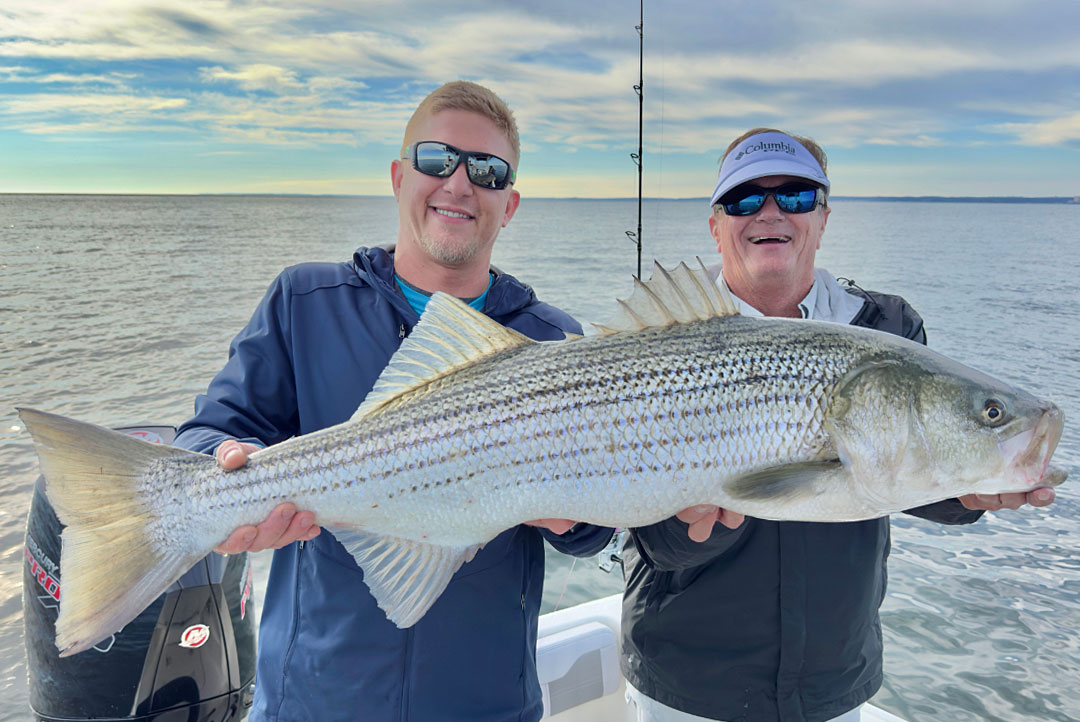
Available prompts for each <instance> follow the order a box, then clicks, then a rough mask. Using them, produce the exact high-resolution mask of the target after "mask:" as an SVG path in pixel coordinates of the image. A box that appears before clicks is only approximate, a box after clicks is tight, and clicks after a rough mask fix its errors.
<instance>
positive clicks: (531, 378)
mask: <svg viewBox="0 0 1080 722" xmlns="http://www.w3.org/2000/svg"><path fill="white" fill-rule="evenodd" d="M621 309H622V310H621V311H620V315H618V316H617V317H616V318H615V319H614V320H613V321H612V322H610V325H609V326H607V327H601V333H600V334H599V335H596V336H590V337H586V338H579V339H576V340H569V341H565V342H550V343H540V344H537V343H535V342H532V341H530V340H529V339H527V338H525V337H524V336H521V335H520V334H518V333H516V332H514V331H511V330H508V329H505V328H503V327H502V326H499V325H498V324H497V323H495V322H494V321H491V320H490V319H487V318H486V317H484V316H482V315H480V314H478V313H477V312H475V311H473V310H472V309H470V308H468V307H467V306H465V305H464V304H461V303H460V302H458V301H456V300H455V299H452V298H450V297H448V296H445V295H444V294H435V295H434V296H433V297H432V299H431V302H430V303H429V306H428V310H427V311H426V312H425V313H424V315H423V317H422V318H421V321H420V323H419V324H418V325H417V326H416V328H415V329H414V331H413V333H412V334H411V335H410V337H409V338H408V339H406V340H405V341H404V342H403V343H402V347H401V349H400V350H399V351H398V353H397V354H396V355H395V356H394V358H393V359H391V362H390V364H389V366H388V367H387V369H386V370H385V371H384V373H383V375H382V376H381V377H380V378H379V380H378V382H377V383H376V385H375V387H374V388H373V389H372V390H371V392H370V393H369V394H368V397H367V398H366V399H365V400H364V402H363V403H362V404H361V406H360V408H359V409H358V410H357V412H356V414H355V415H354V416H353V418H352V419H350V420H349V421H347V422H345V423H342V424H340V425H338V426H334V427H331V428H328V429H324V430H321V431H317V432H314V433H311V434H306V435H303V436H299V437H296V438H293V439H290V440H288V441H286V442H283V443H281V444H277V445H274V446H272V447H269V448H267V449H264V450H261V451H259V452H257V453H255V454H252V455H251V456H250V457H249V459H248V462H247V463H246V464H245V465H244V466H243V467H241V468H240V469H237V470H233V471H225V470H223V469H221V468H220V467H219V466H218V464H217V463H216V461H215V460H214V459H213V458H212V457H209V456H206V455H201V454H195V453H193V452H188V451H184V450H182V449H171V448H168V447H159V446H155V445H152V444H147V443H145V442H142V441H139V440H136V439H132V438H130V437H127V436H125V435H122V434H119V433H116V432H112V431H109V430H107V429H102V428H100V427H96V426H93V425H91V424H85V423H82V422H78V421H74V420H72V419H65V418H63V417H60V416H55V415H52V414H45V413H43V412H39V411H33V410H30V409H21V410H20V414H21V416H22V418H23V420H24V422H25V423H26V425H27V428H28V429H29V430H30V432H31V434H32V435H33V437H34V441H35V445H36V446H37V448H38V453H39V458H40V460H41V467H42V471H43V473H44V474H45V477H46V493H47V494H48V496H49V498H50V500H51V501H52V502H53V505H54V507H55V509H56V511H57V514H58V516H59V517H60V519H61V522H62V523H64V524H65V525H67V528H66V529H65V530H64V533H63V551H62V553H61V567H62V568H63V579H64V596H63V598H62V599H61V603H60V616H59V618H58V620H57V626H56V629H57V637H56V642H57V646H58V647H59V648H60V649H61V654H62V655H64V656H66V655H69V654H73V653H75V652H78V651H81V650H84V649H87V648H88V647H90V646H92V645H93V644H95V643H97V642H98V641H100V640H101V639H103V638H104V637H106V636H108V634H109V633H111V632H112V631H115V630H116V629H118V628H119V627H120V626H122V625H123V624H125V623H126V622H127V621H130V620H131V619H133V618H134V617H135V616H136V615H137V614H138V612H140V611H141V610H142V609H143V608H145V607H146V606H148V605H149V604H150V603H151V602H152V601H153V599H154V598H156V596H158V595H159V594H160V593H161V592H162V591H164V589H165V588H166V587H167V586H168V584H170V583H171V582H172V581H175V579H177V578H178V577H179V576H180V575H181V574H183V572H184V571H186V570H187V569H188V568H190V567H191V566H192V565H193V564H194V563H195V562H197V561H198V559H200V558H201V557H202V556H203V555H205V554H206V553H208V552H209V551H210V550H211V549H212V548H213V547H214V546H215V545H216V544H218V543H219V542H220V541H221V540H223V539H225V538H226V537H227V536H228V535H229V533H230V532H231V531H232V530H233V529H235V528H236V527H238V526H242V525H246V524H253V523H257V522H260V521H261V520H263V519H264V518H266V516H267V515H268V514H269V513H270V512H271V510H273V509H274V508H275V507H276V506H277V505H278V504H279V503H281V502H284V501H291V502H294V503H295V504H296V505H297V506H298V507H299V508H303V509H310V510H312V511H314V512H315V514H316V520H317V522H318V523H319V524H321V525H323V526H325V527H326V529H327V530H328V531H330V532H332V533H333V534H334V536H335V537H336V538H337V540H338V541H339V542H340V543H341V544H342V545H343V546H344V547H345V549H346V550H347V551H348V552H349V553H350V554H352V556H353V558H354V559H355V560H356V562H357V564H358V565H359V566H360V567H361V568H362V569H363V572H364V581H365V583H367V585H368V587H369V589H370V590H371V593H372V595H373V596H374V597H375V599H376V601H377V603H378V604H379V606H380V607H381V608H382V609H383V610H384V611H386V613H387V617H388V618H389V619H390V620H391V621H393V622H394V623H395V624H397V625H398V626H402V627H407V626H410V625H412V624H414V623H415V622H416V621H417V620H418V619H419V618H420V617H421V616H422V615H423V614H424V612H425V611H426V610H427V609H428V608H429V607H430V605H431V604H433V603H434V602H435V600H436V599H437V598H438V596H439V594H441V592H442V590H443V589H444V588H445V586H446V584H448V583H449V581H450V578H451V576H452V575H453V574H454V572H455V571H456V570H457V569H458V568H459V567H460V566H461V565H462V564H463V563H465V562H466V561H468V560H469V559H471V558H472V555H473V554H474V553H475V551H476V549H477V548H478V547H479V546H481V545H482V544H483V543H485V542H487V541H489V540H490V539H492V538H494V537H495V536H496V535H497V534H498V533H500V532H501V531H503V530H504V529H507V528H510V527H512V526H514V525H516V524H519V523H522V522H525V521H528V520H532V519H541V518H566V519H574V520H579V521H586V522H593V523H598V524H604V525H608V526H624V527H625V526H642V525H646V524H650V523H654V522H657V521H660V520H662V519H665V518H668V517H670V516H671V515H673V514H674V513H676V512H678V511H679V510H681V509H683V508H686V507H689V506H693V505H696V504H716V505H718V506H722V507H724V508H727V509H731V510H733V511H736V512H741V513H745V514H748V515H751V516H758V517H761V518H766V519H790V520H800V521H854V520H859V519H867V518H872V517H875V516H881V515H884V514H888V513H891V512H895V511H900V510H903V509H909V508H912V507H915V506H920V505H923V504H927V503H932V502H934V501H939V500H942V499H947V498H950V497H954V496H959V495H961V494H965V493H1002V492H1009V491H1023V490H1030V489H1032V488H1035V487H1036V486H1039V485H1055V484H1059V483H1061V482H1062V481H1063V480H1064V479H1065V473H1064V472H1063V471H1062V470H1060V469H1053V468H1051V467H1049V461H1050V457H1051V455H1052V453H1053V451H1054V448H1055V446H1056V444H1057V442H1058V440H1059V439H1060V436H1061V429H1062V424H1063V417H1062V415H1061V412H1060V410H1059V409H1058V408H1057V407H1056V406H1055V405H1053V404H1052V403H1049V402H1045V401H1041V400H1039V399H1037V398H1035V397H1034V396H1032V395H1031V394H1028V393H1026V392H1023V391H1022V390H1019V389H1015V388H1013V387H1011V386H1009V385H1007V384H1004V383H1003V382H1000V381H997V380H995V379H992V378H990V377H988V376H986V375H985V374H981V373H979V372H977V371H974V370H973V369H969V368H967V367H964V366H962V365H960V364H958V363H956V362H954V361H951V360H949V359H946V358H944V357H942V356H940V355H938V354H935V353H934V352H932V351H931V350H929V349H926V348H925V347H923V346H921V345H918V344H915V343H913V342H911V341H908V340H906V339H900V338H897V337H895V336H890V335H888V334H883V333H879V332H875V331H870V330H867V329H859V328H855V327H851V326H844V325H839V324H828V323H819V322H813V321H803V320H791V319H762V318H757V319H750V318H744V317H741V316H738V315H737V313H736V312H735V311H734V309H733V306H732V303H731V300H730V298H726V297H724V294H723V293H722V292H721V291H719V290H717V289H716V288H715V286H713V284H712V281H711V280H710V279H709V278H708V276H707V275H706V274H705V272H704V271H703V270H700V271H689V269H686V268H685V267H680V268H679V269H676V270H675V271H673V272H667V271H664V270H663V269H660V268H659V267H658V268H657V271H656V273H655V274H654V277H653V279H652V280H650V281H649V282H648V283H647V284H641V283H640V282H639V283H638V285H637V288H636V290H635V293H634V296H633V297H631V299H630V300H629V301H628V302H627V303H625V304H624V305H623V306H621ZM101 579H107V580H109V584H100V583H98V581H97V580H101Z"/></svg>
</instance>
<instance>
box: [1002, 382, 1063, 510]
mask: <svg viewBox="0 0 1080 722" xmlns="http://www.w3.org/2000/svg"><path fill="white" fill-rule="evenodd" d="M1064 423H1065V415H1064V414H1063V413H1062V412H1061V409H1059V408H1058V407H1057V406H1055V405H1054V404H1051V403H1047V404H1046V406H1045V408H1044V410H1043V413H1042V415H1041V416H1040V417H1039V420H1038V421H1037V422H1035V425H1034V426H1033V427H1031V428H1030V429H1028V430H1027V431H1023V432H1021V433H1019V434H1016V435H1015V436H1013V437H1011V438H1009V439H1006V440H1005V441H1002V442H1000V443H999V444H998V448H999V449H1000V450H1001V453H1002V456H1003V457H1004V458H1005V462H1006V464H1007V466H1008V468H1009V469H1010V470H1012V471H1013V475H1014V478H1015V479H1016V481H1017V482H1019V483H1020V484H1022V485H1023V489H1022V490H1023V491H1027V490H1029V489H1034V488H1038V487H1043V486H1057V485H1058V484H1061V483H1062V482H1064V481H1065V479H1066V477H1067V476H1068V472H1067V471H1065V470H1064V469H1061V468H1058V467H1051V466H1050V457H1052V456H1053V455H1054V449H1056V448H1057V445H1058V441H1060V440H1061V431H1062V427H1063V426H1064Z"/></svg>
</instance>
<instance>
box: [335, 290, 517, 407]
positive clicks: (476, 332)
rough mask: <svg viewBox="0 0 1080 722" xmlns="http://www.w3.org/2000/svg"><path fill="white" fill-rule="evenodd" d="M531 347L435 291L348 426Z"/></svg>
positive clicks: (481, 315) (515, 334) (514, 332)
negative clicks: (490, 359)
mask: <svg viewBox="0 0 1080 722" xmlns="http://www.w3.org/2000/svg"><path fill="white" fill-rule="evenodd" d="M531 343H536V341H533V340H532V339H531V338H529V337H528V336H525V335H524V334H521V333H518V332H517V331H515V330H513V329H511V328H506V327H505V326H503V325H501V324H499V323H497V322H495V321H492V320H491V319H490V318H488V317H487V316H485V315H484V314H482V313H480V312H479V311H477V310H476V309H474V308H472V307H471V306H469V305H468V304H467V303H465V302H463V301H461V300H460V299H458V298H455V297H454V296H451V295H450V294H448V293H441V292H436V293H434V294H432V296H431V300H429V301H428V304H427V308H425V309H424V313H423V314H422V315H421V316H420V321H419V322H418V323H417V324H416V327H415V328H414V329H413V332H412V333H411V334H409V337H408V338H406V339H405V340H404V341H402V342H401V347H400V348H399V349H398V350H397V353H395V354H394V355H393V356H392V357H391V358H390V363H389V364H387V366H386V368H385V369H383V372H382V374H380V375H379V378H378V380H377V381H376V382H375V386H374V387H373V388H372V389H371V392H370V393H369V394H368V395H367V397H366V398H365V399H364V401H363V403H362V404H360V408H358V409H357V410H356V413H355V414H353V417H352V421H355V420H357V419H360V418H363V417H365V416H369V415H370V414H373V413H375V412H377V411H378V410H379V409H381V408H382V407H384V406H386V404H388V403H389V402H391V401H392V400H393V399H395V398H397V397H398V396H400V395H401V394H404V393H406V392H408V391H410V390H411V389H413V388H416V387H418V386H421V385H423V384H426V383H428V382H430V381H433V380H434V379H437V378H439V377H440V376H445V375H446V374H449V373H450V372H452V371H454V370H455V369H459V368H461V367H462V366H467V365H468V364H471V363H473V362H474V361H476V360H478V359H481V358H484V357H485V356H490V355H491V354H493V353H496V352H498V351H503V350H505V349H511V348H517V347H519V346H525V345H528V344H531Z"/></svg>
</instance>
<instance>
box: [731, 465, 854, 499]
mask: <svg viewBox="0 0 1080 722" xmlns="http://www.w3.org/2000/svg"><path fill="white" fill-rule="evenodd" d="M843 468H844V467H843V464H841V463H840V461H839V460H837V459H830V460H827V461H809V462H803V463H798V464H784V465H782V466H771V467H769V468H767V469H762V470H761V471H755V472H753V473H750V474H746V475H745V476H740V477H738V478H735V479H732V480H730V481H728V482H727V483H726V484H724V490H725V491H726V492H727V493H728V494H729V495H730V496H731V497H732V498H734V499H742V500H745V501H787V502H790V501H795V500H798V499H802V498H805V497H808V496H811V495H813V494H816V493H818V490H819V489H821V488H822V484H823V483H826V482H827V481H828V480H829V479H828V477H832V476H834V475H835V474H836V473H837V472H839V471H841V470H843Z"/></svg>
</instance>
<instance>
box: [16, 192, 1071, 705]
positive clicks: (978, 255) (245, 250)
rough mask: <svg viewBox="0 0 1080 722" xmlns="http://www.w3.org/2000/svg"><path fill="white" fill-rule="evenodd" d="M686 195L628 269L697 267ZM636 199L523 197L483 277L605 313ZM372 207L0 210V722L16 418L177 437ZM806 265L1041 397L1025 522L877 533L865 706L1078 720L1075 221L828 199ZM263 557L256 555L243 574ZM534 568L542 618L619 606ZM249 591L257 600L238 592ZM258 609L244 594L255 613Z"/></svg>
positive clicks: (67, 202) (20, 473)
mask: <svg viewBox="0 0 1080 722" xmlns="http://www.w3.org/2000/svg"><path fill="white" fill-rule="evenodd" d="M707 214H708V208H707V206H706V204H705V203H704V202H703V201H666V202H648V201H647V202H646V205H645V209H644V214H643V225H644V232H643V243H644V254H643V256H644V259H645V275H646V276H647V275H648V273H649V271H648V268H649V265H650V264H651V261H652V259H653V258H656V259H658V260H659V261H661V262H662V263H664V264H665V265H671V264H673V263H675V262H677V261H679V260H683V259H689V260H692V259H693V258H694V256H697V255H700V256H701V257H702V259H703V260H704V261H706V263H711V262H714V261H715V260H716V259H717V255H716V253H715V249H714V247H713V243H712V239H711V238H710V236H709V234H708V228H707V225H706V218H707ZM636 222H637V208H636V202H634V201H564V200H531V199H525V200H524V201H523V202H522V204H521V207H520V209H519V211H518V214H517V216H516V217H515V219H514V220H513V222H512V223H511V224H510V225H509V226H508V227H507V228H506V229H504V231H503V232H502V235H501V236H500V239H499V241H498V243H497V244H496V251H495V258H494V261H495V264H496V265H498V266H499V267H501V268H503V269H504V270H507V271H509V272H512V273H514V274H515V275H518V276H519V277H521V278H523V279H525V280H527V281H528V282H529V283H531V284H532V285H533V287H534V288H536V290H537V292H538V294H539V295H540V296H541V297H542V298H545V299H547V300H549V301H552V302H555V303H557V304H558V305H560V306H562V307H563V308H565V309H566V310H567V311H569V312H571V313H572V314H574V315H575V316H577V317H578V318H580V319H581V320H583V321H597V322H602V321H604V320H606V319H607V318H608V317H609V316H610V314H611V313H612V311H613V309H614V305H613V299H614V298H615V297H624V296H627V295H628V294H629V292H630V288H631V275H632V274H633V273H634V271H635V270H636V263H637V260H636V250H635V248H634V246H633V244H632V243H631V242H630V241H628V240H627V238H626V236H625V231H627V230H633V229H634V228H635V227H636ZM396 227H397V215H396V210H395V206H394V202H393V199H385V198H340V197H336V198H318V197H306V198H297V197H244V196H238V197H167V196H117V197H109V196H19V195H7V196H5V195H0V502H2V503H0V721H3V722H6V721H8V720H23V719H28V718H29V714H28V711H27V672H26V669H25V664H24V659H23V651H22V620H21V583H22V573H23V572H22V564H23V553H22V548H23V534H24V524H25V516H26V511H27V509H28V508H29V503H30V495H31V489H32V485H33V481H34V479H35V477H36V476H37V470H36V458H35V455H34V453H33V450H32V447H31V443H30V440H29V438H28V436H27V434H26V433H25V431H23V430H22V429H21V427H20V423H19V420H18V417H17V416H16V414H15V411H14V407H15V406H16V405H27V406H33V407H36V408H41V409H45V410H49V411H54V412H57V413H62V414H65V415H69V416H74V417H76V418H80V419H84V420H87V421H92V422H95V423H100V424H104V425H121V424H131V423H143V422H157V423H171V424H177V423H179V422H180V421H182V420H183V419H184V418H186V417H187V416H188V415H189V414H190V412H191V408H192V400H193V398H194V396H195V394H196V393H198V392H200V391H201V390H203V389H204V387H205V385H206V383H207V382H208V381H209V380H210V378H211V377H212V376H213V374H214V373H215V372H216V371H217V370H218V369H219V368H220V366H221V365H222V364H223V363H224V361H225V357H226V351H227V347H228V342H229V339H230V338H231V337H232V335H233V334H234V333H235V332H236V331H237V330H239V328H240V327H241V326H242V325H243V323H244V322H245V321H246V320H247V318H248V316H249V315H250V313H251V311H252V309H253V308H254V306H255V304H256V303H257V302H258V300H259V299H260V297H261V295H262V293H263V291H264V290H265V288H266V285H267V284H268V283H269V282H270V280H271V279H272V278H273V277H274V275H275V274H276V273H277V272H278V271H279V270H280V269H281V268H283V267H284V266H287V265H289V264H293V263H297V262H300V261H308V260H328V261H339V260H344V259H346V258H348V257H349V255H350V254H351V252H352V250H353V249H354V248H355V247H357V246H361V245H376V244H381V243H387V242H391V241H392V240H393V239H394V237H395V234H396ZM818 265H819V266H823V267H825V268H828V269H829V270H831V271H833V272H834V273H836V274H838V275H841V276H846V277H849V278H853V279H854V280H855V281H856V282H857V283H858V284H859V285H861V286H863V287H864V288H870V289H875V290H880V291H888V292H892V293H899V294H901V295H903V296H905V297H906V298H907V299H908V300H909V301H910V302H911V303H912V304H913V305H914V307H915V308H916V309H917V310H918V311H919V312H920V313H921V314H922V316H923V317H924V319H925V321H926V327H927V330H928V334H929V341H930V345H931V346H933V347H934V348H936V349H938V350H940V351H942V352H944V353H945V354H947V355H950V356H952V357H954V358H956V359H958V360H960V361H963V362H965V363H969V364H971V365H974V366H977V367H978V368H981V369H983V370H985V371H987V372H989V373H991V374H994V375H996V376H999V377H1002V378H1004V379H1006V380H1009V381H1012V382H1014V383H1017V384H1019V385H1022V386H1024V387H1026V388H1028V389H1029V390H1032V391H1034V392H1035V393H1037V394H1039V395H1042V396H1045V397H1048V398H1051V399H1053V400H1054V401H1056V402H1057V403H1058V405H1059V406H1061V407H1062V408H1063V409H1064V411H1065V414H1066V418H1067V421H1066V430H1065V435H1064V437H1063V438H1062V441H1061V443H1060V445H1059V447H1058V451H1057V454H1056V457H1055V458H1056V463H1057V464H1059V465H1063V466H1065V467H1066V468H1069V469H1070V470H1071V475H1072V477H1073V480H1072V481H1071V482H1069V483H1067V484H1066V485H1065V486H1064V487H1062V488H1061V489H1060V490H1059V498H1058V501H1057V502H1055V503H1054V504H1053V505H1052V506H1051V507H1048V508H1046V509H1039V510H1035V509H1027V510H1024V511H1021V512H1000V513H996V514H987V515H986V517H985V518H984V519H983V520H982V521H980V522H979V523H978V524H976V525H972V526H968V527H960V528H955V527H942V526H938V525H934V524H931V523H929V522H924V521H921V520H916V519H913V518H906V517H903V516H902V515H898V516H895V517H893V527H894V546H893V553H892V557H891V560H890V582H889V594H888V598H887V600H886V602H885V605H884V608H883V612H882V617H883V621H884V627H885V630H884V634H885V638H886V640H885V648H886V653H885V657H886V680H885V684H884V687H883V688H882V690H881V692H880V693H879V694H878V695H877V697H876V698H875V700H874V701H875V703H876V704H878V705H879V706H881V707H884V708H886V709H888V710H890V711H893V712H895V713H896V714H899V715H901V716H903V717H905V718H906V719H908V720H911V721H912V722H914V721H915V720H920V721H922V720H934V721H941V722H946V721H947V722H957V721H964V720H972V721H975V720H980V721H982V720H995V721H998V720H1000V721H1002V722H1016V721H1019V720H1031V721H1035V720H1040V721H1042V720H1055V721H1060V720H1076V719H1080V552H1078V551H1077V542H1076V541H1075V540H1076V539H1077V538H1080V537H1078V535H1080V514H1078V512H1080V503H1078V501H1077V499H1078V498H1080V494H1078V493H1077V492H1075V491H1074V488H1076V486H1075V485H1076V484H1077V483H1078V481H1080V432H1078V431H1077V428H1078V427H1077V425H1076V423H1075V420H1077V419H1080V303H1078V301H1080V293H1078V291H1077V288H1078V286H1077V278H1078V277H1080V207H1078V206H1065V205H1062V206H1045V205H988V204H976V203H940V204H920V203H902V202H899V203H885V202H858V201H842V200H841V201H835V202H834V204H833V214H832V217H831V218H830V221H829V226H828V230H827V231H826V234H825V237H824V239H823V241H822V248H821V250H820V251H819V254H818ZM268 558H269V557H268V555H265V554H264V555H256V556H255V558H254V560H255V568H256V570H257V571H258V572H259V573H260V574H265V569H266V566H267V562H268ZM621 584H622V582H621V577H620V575H619V574H618V571H617V569H616V572H615V573H614V574H605V573H604V572H602V571H600V570H599V569H598V568H597V566H596V563H595V561H594V560H577V561H571V560H569V559H568V558H564V557H560V556H559V555H555V554H552V555H550V557H549V565H548V574H547V587H546V591H545V598H544V610H545V611H547V610H550V609H553V608H555V607H556V606H559V607H565V606H569V605H572V604H576V603H580V602H582V601H586V600H588V599H592V598H595V597H599V596H603V595H606V594H610V593H612V592H617V591H619V590H620V589H621ZM257 591H258V590H257ZM257 598H258V597H257Z"/></svg>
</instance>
